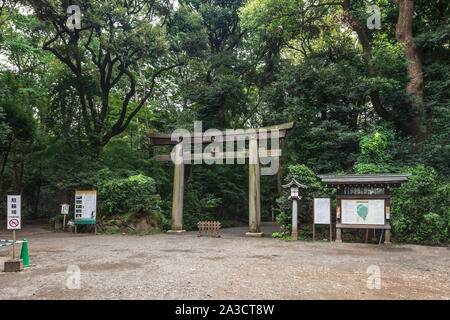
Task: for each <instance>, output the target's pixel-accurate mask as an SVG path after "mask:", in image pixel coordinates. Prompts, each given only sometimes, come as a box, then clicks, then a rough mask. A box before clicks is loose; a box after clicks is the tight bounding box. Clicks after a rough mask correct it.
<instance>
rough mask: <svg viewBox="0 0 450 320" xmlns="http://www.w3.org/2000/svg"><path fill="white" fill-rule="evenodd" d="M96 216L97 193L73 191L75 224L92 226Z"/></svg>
mask: <svg viewBox="0 0 450 320" xmlns="http://www.w3.org/2000/svg"><path fill="white" fill-rule="evenodd" d="M96 214H97V191H75V217H74V222H75V224H94V225H95V223H96Z"/></svg>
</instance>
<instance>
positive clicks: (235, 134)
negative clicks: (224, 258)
mask: <svg viewBox="0 0 450 320" xmlns="http://www.w3.org/2000/svg"><path fill="white" fill-rule="evenodd" d="M293 125H294V123H293V122H291V123H286V124H282V125H276V126H271V127H266V128H259V129H247V130H245V131H244V130H226V131H225V132H223V131H218V130H216V131H215V133H209V134H206V133H205V134H204V135H203V134H202V135H201V136H198V135H196V133H194V135H192V134H190V133H189V132H187V131H186V130H184V134H180V133H178V134H176V133H174V134H166V133H154V132H147V137H148V138H149V140H150V142H151V144H153V145H159V146H168V145H175V148H174V150H173V152H172V154H171V155H157V156H156V160H157V161H159V162H169V161H173V162H174V163H175V169H174V170H175V171H174V179H173V198H172V227H171V230H169V231H168V232H169V233H177V234H178V233H184V232H186V231H185V230H183V198H184V164H185V163H191V161H192V160H194V161H195V162H196V163H199V162H198V161H200V163H201V161H202V159H204V160H210V161H211V160H212V161H216V160H215V159H222V160H223V159H227V163H228V159H233V163H234V159H241V161H244V163H245V159H246V158H248V159H249V232H247V233H246V236H247V237H262V236H264V233H263V232H262V231H261V197H260V190H261V188H260V176H261V168H260V158H274V157H280V156H281V150H280V149H276V150H270V151H268V150H266V149H260V141H263V140H265V141H266V143H267V140H268V139H269V138H270V139H277V140H276V141H277V142H278V141H279V140H278V139H283V138H285V137H286V132H287V131H288V130H290V129H292V128H293ZM208 131H209V130H208ZM230 132H232V133H231V134H230ZM184 136H187V137H188V139H184ZM190 137H194V143H197V144H200V150H198V149H197V148H195V147H194V153H193V154H191V152H190V147H191V146H190V144H191V139H190ZM217 137H220V138H219V139H217ZM235 141H237V142H238V143H241V144H243V145H245V142H247V141H248V143H249V150H237V152H234V142H235ZM272 141H273V140H272ZM223 142H227V147H228V146H230V143H231V144H232V146H233V151H232V152H229V151H228V152H222V150H220V148H217V147H213V148H212V149H211V152H210V153H205V152H203V151H202V150H201V144H210V145H214V144H215V143H222V144H223ZM186 145H188V146H189V150H185V146H186ZM243 149H244V148H243ZM196 152H197V153H196ZM242 159H244V160H242ZM238 163H239V160H238ZM277 171H278V168H277Z"/></svg>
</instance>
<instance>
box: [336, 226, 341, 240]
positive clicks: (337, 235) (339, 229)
mask: <svg viewBox="0 0 450 320" xmlns="http://www.w3.org/2000/svg"><path fill="white" fill-rule="evenodd" d="M336 242H342V237H341V228H336Z"/></svg>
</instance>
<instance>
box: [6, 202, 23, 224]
mask: <svg viewBox="0 0 450 320" xmlns="http://www.w3.org/2000/svg"><path fill="white" fill-rule="evenodd" d="M20 202H21V197H20V196H8V201H7V206H8V210H7V211H8V219H7V227H8V230H20V229H21V212H20V208H21V203H20Z"/></svg>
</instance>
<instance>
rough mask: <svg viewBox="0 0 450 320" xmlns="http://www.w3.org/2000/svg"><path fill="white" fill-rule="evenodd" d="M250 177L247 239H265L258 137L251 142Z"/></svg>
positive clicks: (252, 138) (251, 139)
mask: <svg viewBox="0 0 450 320" xmlns="http://www.w3.org/2000/svg"><path fill="white" fill-rule="evenodd" d="M248 171H249V175H248V184H249V185H248V211H249V212H248V222H249V229H250V230H249V232H247V233H246V234H245V236H247V237H263V236H264V233H263V232H261V184H260V179H261V168H260V167H259V150H258V139H257V137H256V136H255V137H251V138H250V140H249V169H248Z"/></svg>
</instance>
